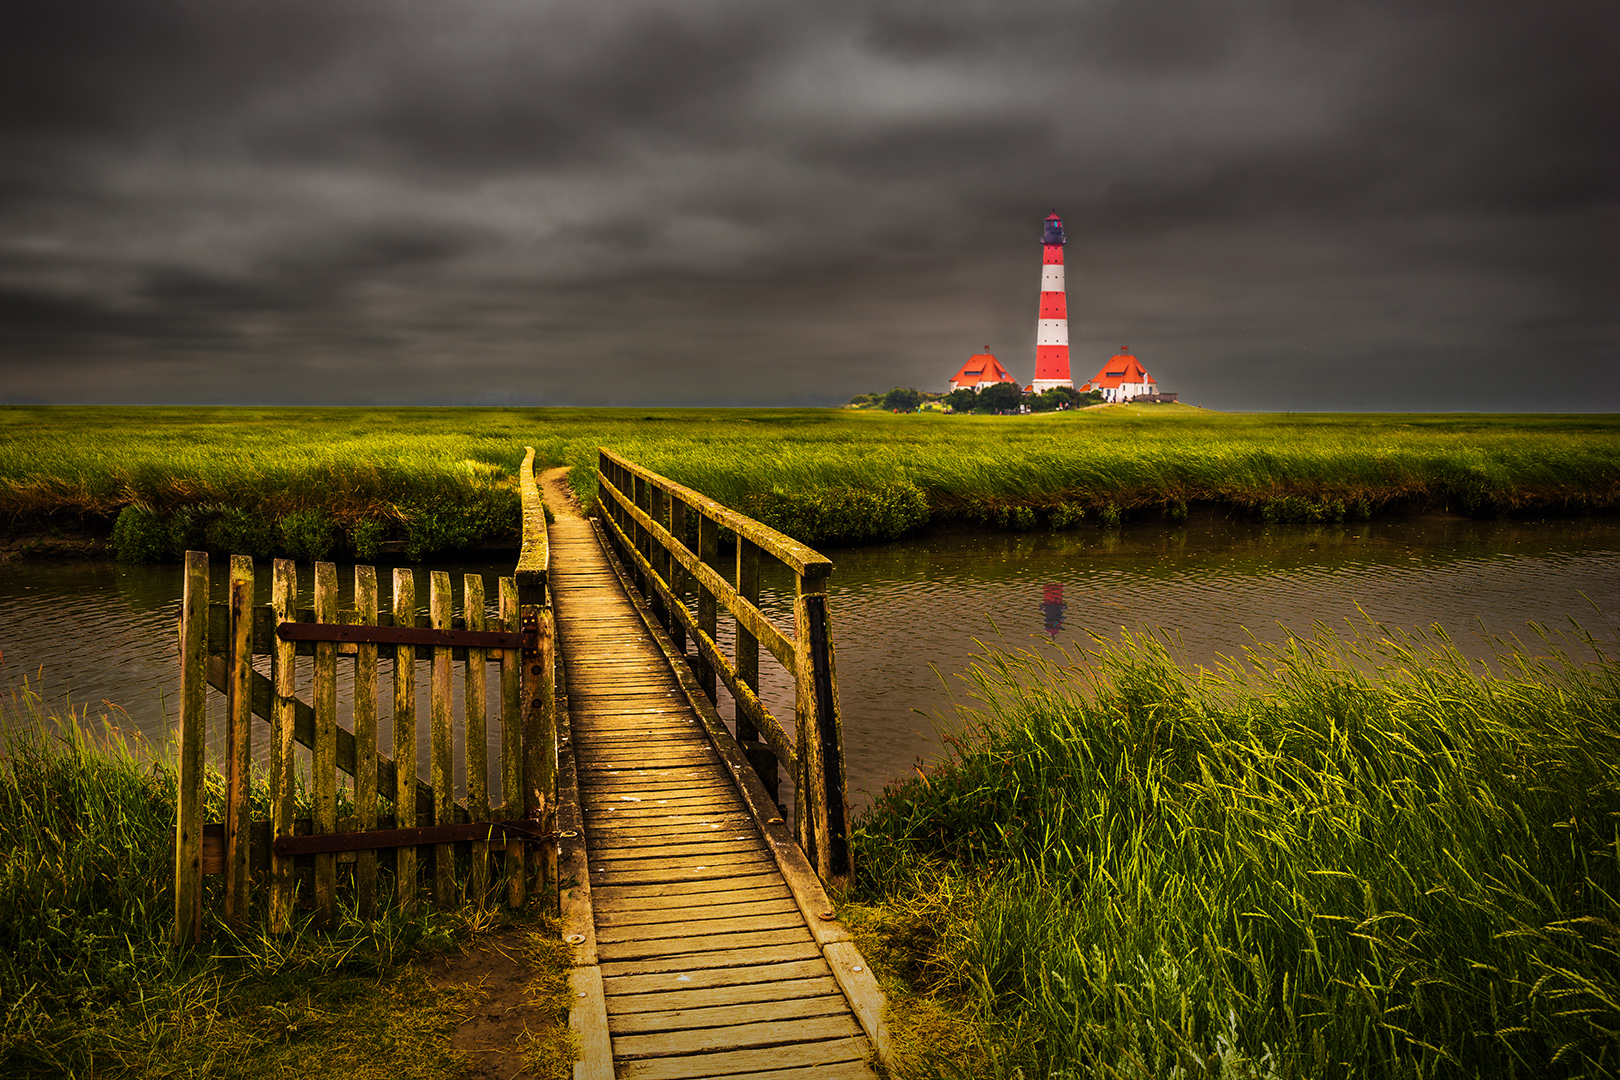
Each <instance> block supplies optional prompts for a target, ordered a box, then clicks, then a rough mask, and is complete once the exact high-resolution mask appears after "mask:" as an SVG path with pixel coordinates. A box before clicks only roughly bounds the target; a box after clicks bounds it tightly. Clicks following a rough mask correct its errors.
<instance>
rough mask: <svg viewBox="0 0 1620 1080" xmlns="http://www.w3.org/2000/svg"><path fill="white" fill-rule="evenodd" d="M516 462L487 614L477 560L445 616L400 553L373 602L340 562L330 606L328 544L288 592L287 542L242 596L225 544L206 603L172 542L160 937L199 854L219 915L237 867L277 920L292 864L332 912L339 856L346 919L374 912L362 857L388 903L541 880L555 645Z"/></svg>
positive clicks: (510, 897) (539, 546) (245, 894)
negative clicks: (350, 587)
mask: <svg viewBox="0 0 1620 1080" xmlns="http://www.w3.org/2000/svg"><path fill="white" fill-rule="evenodd" d="M533 465H534V451H533V449H529V451H528V454H527V456H526V457H525V459H524V462H523V466H522V474H521V480H520V483H521V493H522V514H523V520H522V531H523V551H522V554H521V556H520V557H519V560H518V565H517V568H516V572H515V573H514V574H513V575H512V576H510V577H502V578H501V579H500V580H499V584H498V590H497V599H498V604H497V611H498V614H497V615H496V616H495V617H494V618H490V617H489V616H488V615H487V613H486V595H485V587H484V581H483V578H482V577H481V576H480V575H476V574H468V575H466V576H465V578H464V579H463V582H462V588H461V597H460V604H459V608H460V614H459V615H458V614H456V608H457V607H458V605H457V604H456V597H455V595H454V588H453V584H452V582H451V579H450V575H449V574H447V573H444V572H442V571H438V572H434V573H432V574H430V575H428V589H427V600H428V603H427V613H426V614H421V613H419V610H418V603H417V599H418V593H417V588H416V586H417V575H416V573H415V572H414V571H413V570H411V569H409V568H406V567H401V568H397V569H395V570H394V571H393V603H392V605H391V610H382V609H380V607H379V604H378V589H377V575H376V571H375V570H374V569H373V568H372V567H369V566H356V567H355V568H354V603H353V606H352V607H351V608H349V609H347V610H344V611H340V610H339V609H338V582H337V569H336V566H335V565H334V564H332V563H316V564H315V567H314V604H313V607H311V608H304V609H298V608H297V607H296V606H295V598H296V581H297V579H296V567H295V565H294V564H293V563H292V562H291V561H290V560H286V559H277V560H275V563H274V566H273V568H272V582H271V600H270V603H268V604H263V605H254V603H253V590H254V564H253V560H252V559H251V558H249V557H247V556H242V555H233V556H232V557H231V560H230V593H229V595H230V599H229V600H228V601H227V602H225V603H221V604H210V603H209V602H208V596H209V565H208V555H207V553H206V552H199V551H190V552H187V553H186V564H185V573H186V578H185V598H184V603H183V607H182V613H181V619H180V661H181V701H180V739H179V743H180V746H179V762H178V768H177V772H178V784H179V791H178V798H177V800H176V802H177V813H176V829H175V922H174V938H173V940H174V944H175V946H176V947H181V946H184V945H187V944H190V943H192V942H195V941H197V940H198V939H199V937H200V934H201V928H202V906H203V893H204V889H203V876H204V874H206V873H210V872H214V873H221V874H223V875H224V889H223V893H224V897H223V904H224V908H223V915H224V919H225V921H226V923H227V925H230V926H232V927H233V928H240V927H242V926H244V925H245V924H246V923H247V920H248V918H249V909H250V900H251V898H252V895H253V890H254V886H255V884H256V883H257V884H261V885H263V886H265V887H267V891H268V905H267V916H268V921H269V925H270V928H271V930H272V932H275V933H282V932H285V931H286V930H287V929H288V928H289V927H290V925H291V922H292V919H293V916H294V912H295V910H296V908H297V906H298V905H299V902H300V901H299V897H298V892H299V881H300V878H303V877H304V876H305V875H304V874H302V873H300V871H305V870H307V871H308V875H307V887H308V888H309V889H310V890H311V891H310V894H309V895H308V896H307V897H306V898H305V902H306V903H309V904H311V905H312V906H313V907H314V908H315V910H316V912H317V916H318V918H319V919H320V920H321V921H322V922H325V923H330V922H331V921H333V920H334V919H335V917H336V913H337V898H338V890H339V874H338V866H339V864H340V863H343V864H346V865H348V866H349V867H350V868H351V870H352V875H350V874H346V875H344V876H345V878H352V885H351V886H350V887H352V889H353V898H354V902H355V904H356V907H357V909H358V911H359V913H360V915H361V917H363V918H370V917H372V916H374V915H375V913H376V911H377V908H378V906H379V903H380V892H381V891H382V890H380V888H379V877H380V875H379V867H380V866H382V867H386V868H388V869H390V870H391V871H392V874H391V877H392V881H393V889H392V894H393V899H394V901H395V902H396V903H398V904H400V905H402V906H405V907H410V906H412V905H414V904H415V903H416V902H417V900H418V894H419V892H421V891H423V888H424V886H425V891H426V892H427V893H428V894H429V895H430V896H431V898H432V900H433V902H434V903H435V904H437V905H439V906H443V907H448V906H450V905H453V904H456V903H459V902H461V901H462V899H464V898H465V899H471V900H474V901H475V902H479V903H484V902H487V901H489V900H490V899H491V898H492V897H493V895H494V893H495V891H496V889H497V888H498V889H499V891H500V893H501V894H502V895H504V897H505V900H506V902H507V903H508V904H511V905H513V906H519V905H522V904H524V903H526V902H527V899H528V897H529V895H530V893H532V892H537V891H538V892H541V893H544V892H545V891H546V890H548V889H550V888H551V887H552V886H553V885H554V884H555V882H556V865H557V862H556V860H557V845H556V778H557V713H556V700H555V690H556V686H555V647H554V636H553V634H554V631H553V624H552V615H551V607H550V597H549V593H548V590H547V586H546V573H547V563H548V545H547V538H546V528H545V517H544V511H543V509H542V508H541V503H540V496H539V492H538V489H537V488H536V487H535V483H534V472H533ZM255 655H268V656H269V657H270V662H269V667H270V675H269V676H265V675H263V674H260V673H259V672H257V671H255V670H254V668H253V657H254V656H255ZM299 655H309V656H312V657H313V660H312V663H311V664H310V665H309V666H310V673H309V676H308V679H307V681H308V687H307V689H308V694H309V700H308V701H307V702H306V701H304V700H303V699H302V698H300V696H299V687H298V686H297V682H298V665H297V664H296V662H295V658H296V657H297V656H299ZM351 657H352V662H351V661H349V660H348V659H347V658H351ZM340 658H344V660H343V662H342V663H341V665H340ZM381 658H387V659H391V660H392V686H391V691H392V698H393V719H392V729H393V751H394V752H393V757H392V759H390V758H388V757H386V756H384V755H382V754H380V753H378V750H377V745H378V738H377V737H378V708H377V703H378V690H379V687H378V676H379V660H380V659H381ZM458 661H459V662H460V663H459V665H458V663H457V662H458ZM424 662H425V663H426V664H428V665H429V672H428V701H429V708H428V716H427V717H426V718H425V720H426V736H427V740H428V746H429V754H428V757H429V762H430V767H429V780H428V782H426V783H424V782H423V781H422V780H421V778H420V777H419V776H418V775H417V768H416V760H417V745H418V738H419V735H420V734H421V728H422V720H423V718H421V717H419V716H418V715H417V712H418V710H417V691H416V688H417V667H418V665H419V664H421V663H424ZM340 666H341V667H343V668H345V669H347V671H348V674H349V676H350V678H351V679H352V689H353V693H352V702H353V705H352V708H351V710H350V712H351V716H350V720H351V723H350V726H349V727H344V726H343V725H342V724H340V723H339V717H338V711H339V710H338V696H339V695H338V678H339V668H340ZM458 666H459V669H460V675H461V681H462V684H463V693H462V698H463V710H462V717H461V722H460V725H459V726H460V728H461V731H462V736H463V743H464V749H465V755H464V764H465V771H466V778H467V780H466V784H467V788H466V798H465V799H464V800H462V801H459V802H458V801H456V800H455V798H454V791H455V783H454V778H455V772H454V764H455V763H454V760H453V757H452V753H453V747H454V735H455V730H456V728H457V726H458V725H457V722H456V718H455V717H454V716H453V715H452V701H453V698H454V694H453V682H454V681H455V679H456V676H457V668H458ZM491 667H494V669H495V670H494V673H493V674H494V677H495V678H496V679H498V681H499V682H498V685H499V694H498V695H497V698H498V702H499V705H498V709H497V711H498V715H497V716H496V717H493V718H492V717H490V716H488V715H487V713H488V710H487V709H486V704H485V702H486V698H487V691H488V680H489V678H490V676H491V672H490V668H491ZM209 686H212V687H214V688H215V689H216V690H218V691H220V692H221V694H222V695H223V703H224V710H223V711H224V721H225V740H224V741H225V746H226V750H225V761H224V765H223V768H222V769H221V770H220V771H221V772H222V773H223V774H224V776H225V787H226V791H225V800H224V804H225V813H224V820H223V821H222V822H220V823H218V824H217V825H213V826H208V825H205V824H204V822H203V802H204V785H205V761H204V750H205V747H206V745H207V722H208V721H207V713H208V703H209V694H208V687H209ZM255 716H257V717H259V718H260V719H261V720H264V721H267V722H268V724H269V730H268V777H267V780H268V783H267V785H266V795H267V801H268V805H269V816H268V818H267V819H264V820H258V821H255V820H254V819H253V818H252V816H251V813H250V805H251V799H250V795H251V792H252V786H253V784H252V766H253V761H254V759H255V755H254V727H255V725H254V723H253V718H254V717H255ZM492 723H493V724H497V725H499V731H500V735H501V760H500V762H499V778H500V779H499V782H498V784H497V789H498V790H497V792H493V793H492V792H491V791H490V789H489V784H488V780H487V778H488V775H489V772H490V770H489V765H490V762H489V761H488V760H487V756H486V755H487V747H488V741H489V740H488V734H489V731H490V725H491V724H492ZM295 744H296V745H302V746H304V747H306V748H308V750H309V752H310V758H309V760H310V766H309V772H308V791H307V794H308V801H309V808H310V816H309V817H308V818H304V819H297V818H295V817H294V807H295V796H296V788H297V776H296V772H297V765H298V759H297V753H296V751H295ZM339 774H342V775H343V776H345V777H347V778H349V780H350V782H351V784H350V787H349V790H350V791H351V792H352V803H353V810H354V812H353V813H352V814H350V815H348V816H346V817H343V818H339V816H338V794H339V788H340V781H339ZM496 795H498V797H499V801H498V802H496V801H493V799H494V797H495V796H496ZM384 804H385V805H384ZM458 846H460V847H461V849H462V857H461V858H460V859H459V860H458V858H457V847H458ZM458 866H459V867H460V868H461V869H462V872H461V873H458ZM256 878H257V882H256V881H255V879H256ZM346 884H347V882H346Z"/></svg>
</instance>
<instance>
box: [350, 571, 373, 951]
mask: <svg viewBox="0 0 1620 1080" xmlns="http://www.w3.org/2000/svg"><path fill="white" fill-rule="evenodd" d="M354 609H355V621H356V622H358V623H359V624H360V625H362V626H374V625H375V624H376V622H377V570H376V568H375V567H372V566H356V567H355V568H354ZM354 805H355V818H356V824H357V825H358V827H359V828H360V830H361V831H362V832H364V831H369V830H371V829H375V828H376V827H377V646H375V645H371V644H366V643H362V644H360V645H359V646H357V647H356V649H355V654H354ZM354 894H355V902H356V904H357V906H358V907H359V911H360V917H361V918H362V919H371V918H375V917H376V914H377V852H376V851H374V850H367V851H361V852H359V853H358V855H357V856H356V858H355V863H354Z"/></svg>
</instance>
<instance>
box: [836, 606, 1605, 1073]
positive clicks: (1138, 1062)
mask: <svg viewBox="0 0 1620 1080" xmlns="http://www.w3.org/2000/svg"><path fill="white" fill-rule="evenodd" d="M1533 645H1534V648H1533V649H1532V650H1530V651H1529V652H1526V651H1521V650H1520V649H1519V648H1518V647H1506V646H1504V647H1503V648H1502V651H1501V652H1500V654H1499V655H1498V657H1497V660H1496V661H1495V662H1494V663H1493V664H1492V665H1490V666H1489V668H1487V667H1486V666H1484V665H1481V664H1478V663H1471V662H1470V661H1468V660H1466V659H1465V658H1463V657H1462V656H1461V655H1460V654H1459V653H1457V652H1456V651H1455V650H1453V649H1452V648H1451V647H1450V646H1449V645H1448V643H1447V642H1446V641H1445V640H1444V638H1443V637H1439V638H1434V639H1429V640H1414V639H1410V638H1393V639H1392V638H1389V637H1386V636H1384V635H1383V634H1382V632H1381V631H1378V630H1376V629H1373V630H1370V631H1369V633H1368V635H1367V636H1366V637H1365V638H1363V639H1360V640H1354V639H1346V638H1344V637H1341V636H1339V635H1335V634H1333V633H1331V632H1327V631H1324V632H1322V634H1321V636H1319V637H1317V638H1315V639H1312V640H1291V641H1288V642H1286V643H1284V644H1283V645H1281V646H1278V647H1276V648H1272V649H1267V650H1265V651H1263V652H1258V653H1255V654H1253V655H1251V656H1250V657H1249V658H1248V659H1247V660H1246V661H1245V662H1243V663H1241V664H1234V665H1232V666H1229V667H1227V668H1226V669H1224V670H1220V671H1215V672H1208V671H1187V670H1184V669H1181V668H1179V667H1178V666H1177V665H1176V664H1175V663H1173V662H1172V660H1171V658H1170V657H1169V655H1168V654H1167V652H1166V651H1165V650H1164V648H1162V647H1161V646H1160V645H1159V644H1158V643H1156V642H1155V641H1153V640H1152V639H1140V638H1138V639H1126V640H1123V641H1117V642H1113V643H1099V647H1098V648H1097V651H1096V652H1095V653H1093V654H1089V655H1077V656H1075V657H1073V658H1072V659H1073V660H1074V661H1075V663H1074V664H1073V665H1072V666H1069V665H1064V664H1056V663H1051V662H1048V661H1047V660H1045V659H1042V658H1037V657H1034V656H1029V655H1007V654H991V655H989V656H987V657H986V658H985V659H984V660H983V661H982V662H981V663H980V664H979V665H978V668H977V671H976V680H977V687H978V691H977V692H978V695H979V698H980V704H981V708H980V709H979V710H978V711H977V713H976V714H975V715H973V716H972V717H971V719H972V720H973V721H974V722H975V727H974V728H973V729H972V730H973V734H971V735H970V736H968V737H967V738H966V739H964V740H963V741H962V742H961V743H960V744H959V745H958V747H957V752H956V754H955V756H954V757H953V758H952V759H951V760H950V761H948V762H946V763H944V764H942V765H941V766H939V767H937V768H935V769H933V770H931V771H930V772H929V773H928V774H927V775H926V776H919V777H917V778H914V779H912V780H910V781H909V782H906V783H904V784H902V785H900V786H898V787H896V788H894V789H891V790H890V791H889V792H887V793H886V794H885V795H884V797H883V798H881V799H880V800H879V802H878V803H877V804H876V805H875V807H874V809H873V810H872V812H871V813H870V814H868V815H867V816H866V817H865V818H864V819H863V820H862V821H861V822H859V823H858V824H859V829H858V832H857V833H856V837H855V839H856V845H855V846H856V856H857V867H858V872H859V873H860V875H861V879H860V882H859V884H858V887H857V893H856V896H855V898H854V899H855V901H856V902H855V903H853V904H851V905H849V906H848V908H847V910H846V912H845V914H846V916H847V917H849V918H850V919H851V920H852V921H853V922H854V923H855V924H856V925H857V927H858V931H859V940H860V941H861V944H862V947H863V950H865V951H866V954H867V956H868V957H869V958H871V959H872V960H873V962H874V964H875V965H877V970H878V971H879V972H880V974H881V975H882V976H883V977H884V978H885V980H886V981H887V983H888V986H889V988H890V990H891V991H892V993H893V995H894V1001H895V1002H896V1007H897V1010H898V1012H897V1016H898V1017H899V1026H900V1029H901V1033H902V1039H903V1041H904V1043H905V1045H906V1046H907V1047H908V1053H909V1055H910V1061H911V1063H912V1064H911V1066H910V1067H908V1069H907V1070H906V1075H908V1076H919V1077H921V1076H946V1075H949V1076H969V1077H996V1078H998V1080H1000V1078H1010V1077H1014V1076H1024V1077H1036V1076H1040V1077H1076V1078H1078V1077H1108V1078H1123V1077H1132V1078H1142V1080H1150V1078H1162V1077H1170V1076H1180V1077H1211V1078H1214V1077H1220V1078H1223V1080H1224V1078H1229V1077H1241V1078H1245V1080H1260V1078H1274V1077H1275V1078H1292V1077H1313V1078H1335V1077H1345V1078H1350V1077H1389V1078H1395V1077H1401V1078H1406V1077H1410V1078H1427V1077H1434V1078H1450V1077H1524V1078H1529V1077H1600V1076H1614V1075H1616V1073H1617V1072H1620V662H1616V661H1615V660H1613V659H1608V660H1604V659H1601V658H1594V657H1593V656H1592V655H1591V654H1588V655H1587V656H1582V657H1571V656H1563V655H1558V654H1557V653H1556V651H1555V650H1552V649H1551V648H1550V645H1549V643H1548V642H1540V641H1537V642H1533ZM1531 653H1535V654H1539V655H1540V656H1542V657H1543V658H1541V659H1533V658H1532V656H1531V655H1530V654H1531ZM1549 654H1551V657H1550V658H1546V657H1547V656H1548V655H1549ZM953 1061H954V1062H955V1063H956V1064H955V1065H952V1062H953Z"/></svg>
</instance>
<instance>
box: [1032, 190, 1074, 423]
mask: <svg viewBox="0 0 1620 1080" xmlns="http://www.w3.org/2000/svg"><path fill="white" fill-rule="evenodd" d="M1063 242H1064V241H1063V219H1062V218H1060V217H1058V216H1057V212H1056V211H1054V212H1052V213H1051V214H1049V215H1048V216H1047V218H1046V230H1045V232H1044V233H1043V234H1042V235H1041V251H1042V256H1041V315H1040V321H1039V322H1038V323H1036V324H1035V380H1034V382H1032V383H1031V384H1030V389H1031V390H1033V391H1034V392H1035V393H1037V394H1039V393H1042V392H1044V391H1047V390H1050V389H1052V388H1053V387H1054V386H1066V387H1068V388H1069V389H1071V390H1072V389H1074V380H1073V379H1071V378H1069V306H1068V302H1067V300H1066V299H1065V298H1064V292H1063Z"/></svg>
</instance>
